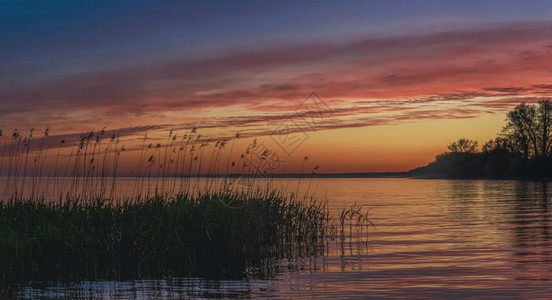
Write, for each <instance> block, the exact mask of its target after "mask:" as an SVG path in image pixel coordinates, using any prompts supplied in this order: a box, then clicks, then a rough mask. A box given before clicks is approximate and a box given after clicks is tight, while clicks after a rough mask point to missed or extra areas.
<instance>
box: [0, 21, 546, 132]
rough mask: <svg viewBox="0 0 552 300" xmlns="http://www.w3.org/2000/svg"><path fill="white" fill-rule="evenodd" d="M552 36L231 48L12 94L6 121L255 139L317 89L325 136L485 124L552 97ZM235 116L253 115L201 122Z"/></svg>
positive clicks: (498, 32)
mask: <svg viewBox="0 0 552 300" xmlns="http://www.w3.org/2000/svg"><path fill="white" fill-rule="evenodd" d="M550 32H552V22H523V23H502V24H496V25H493V26H487V27H484V28H473V29H470V30H467V29H466V30H457V31H444V32H439V33H431V34H420V35H408V36H390V37H378V38H366V37H365V38H354V39H351V38H349V39H343V40H331V41H328V40H326V41H316V42H312V41H311V42H309V43H304V44H301V43H283V44H281V45H277V46H265V45H259V46H258V47H256V48H250V49H248V50H244V51H239V50H233V49H225V48H221V49H220V52H219V54H218V55H214V56H212V57H201V58H195V57H189V56H183V57H177V58H171V59H163V58H159V59H158V60H156V61H148V62H144V63H143V64H138V65H131V66H127V67H119V68H114V69H110V68H109V66H104V68H102V69H101V70H100V71H93V72H88V73H82V74H73V75H71V76H54V77H52V78H49V79H44V80H42V81H40V82H35V83H33V84H32V85H29V86H26V85H19V86H18V85H13V86H2V88H1V90H0V99H2V102H1V104H0V116H1V117H2V119H3V122H5V125H6V126H12V127H13V126H17V124H18V122H19V123H30V124H32V122H33V121H37V120H39V122H40V123H41V124H48V123H54V124H50V125H53V126H55V125H56V124H57V125H58V126H60V127H61V126H63V124H67V123H71V124H78V125H79V128H85V126H86V124H90V123H92V122H95V123H100V124H102V123H103V124H106V125H109V126H112V127H116V128H119V127H120V128H125V127H126V126H125V124H129V123H130V124H136V123H141V124H144V123H148V124H153V123H155V124H164V125H154V126H158V127H159V128H169V127H172V126H175V127H179V128H185V127H196V126H197V127H204V128H228V129H235V128H236V127H244V128H247V129H248V130H250V134H251V135H255V134H267V133H268V132H269V130H267V129H266V128H270V124H272V123H274V122H277V121H280V120H285V119H289V118H294V112H293V110H294V109H295V108H296V107H297V105H298V103H299V102H300V101H301V100H302V99H303V98H304V97H305V95H306V94H307V93H308V92H309V91H311V90H316V91H318V92H319V94H320V95H322V96H323V97H324V99H325V100H326V101H327V103H328V104H329V105H330V106H331V107H332V108H333V110H334V115H333V117H332V119H330V120H326V121H323V122H321V123H320V126H319V128H317V130H319V129H320V130H321V129H331V128H336V127H339V126H341V127H358V126H371V125H380V124H394V123H397V122H404V121H406V120H415V119H416V118H418V119H424V118H466V117H475V116H477V115H478V113H487V112H488V111H489V110H496V111H501V110H502V109H508V108H509V107H512V106H513V105H515V104H516V103H519V102H520V101H521V100H529V101H534V100H535V99H537V98H539V97H540V98H542V97H546V96H550V95H552V79H550V78H552V77H551V76H550V75H552V71H551V70H552V37H551V36H550ZM431 106H433V107H434V110H432V111H430V110H429V108H428V107H431ZM229 108H239V111H241V112H247V113H242V114H243V115H242V116H240V114H237V115H235V116H231V117H228V116H226V115H225V114H224V113H223V112H219V113H216V112H215V113H212V114H210V115H209V116H205V115H197V114H195V112H197V111H199V110H213V109H229ZM452 109H454V112H451V111H452ZM178 113H181V114H182V115H184V116H186V117H188V119H186V120H182V118H179V117H177V116H175V114H178ZM152 122H153V123H152ZM96 126H97V125H96ZM120 131H122V130H120ZM127 131H128V130H127ZM133 132H134V131H133Z"/></svg>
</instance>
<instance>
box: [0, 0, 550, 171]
mask: <svg viewBox="0 0 552 300" xmlns="http://www.w3.org/2000/svg"><path fill="white" fill-rule="evenodd" d="M0 7H1V9H0V68H1V70H2V71H1V72H0V125H2V126H3V130H4V131H5V132H11V131H13V130H14V129H16V128H17V129H18V130H19V131H21V132H27V131H29V130H30V128H33V127H34V128H37V131H42V130H43V129H44V128H46V127H47V126H48V127H50V134H51V136H53V137H51V138H53V139H55V138H56V136H60V137H71V136H77V137H78V135H79V134H81V133H83V132H86V131H90V130H94V131H99V130H101V129H102V128H104V127H105V128H106V130H107V131H109V132H111V131H116V132H118V133H119V135H120V136H121V139H122V140H123V141H124V142H126V143H127V145H128V146H127V148H128V149H129V152H132V151H133V149H135V147H134V146H136V145H138V144H139V140H140V139H141V138H142V137H143V136H144V134H145V133H146V132H148V135H149V136H151V137H152V139H154V138H155V137H156V136H163V137H164V139H166V135H167V134H168V132H169V130H170V129H174V131H175V132H176V133H177V134H183V133H184V132H185V131H186V130H190V129H191V128H192V127H197V128H198V131H199V132H200V133H201V134H202V135H204V139H205V140H206V141H209V142H212V141H216V140H219V139H228V138H232V137H233V136H235V133H236V132H238V131H239V133H240V136H241V137H240V139H239V142H238V143H237V145H238V146H237V147H242V148H243V147H245V145H247V144H248V143H249V142H251V140H252V139H253V138H255V137H257V139H258V141H259V142H260V143H263V145H266V147H268V148H270V149H273V150H274V151H276V152H278V153H279V155H280V157H282V158H283V160H284V161H285V163H284V165H283V166H282V169H281V172H284V173H285V172H297V171H298V170H299V168H300V165H301V162H302V161H303V158H304V157H305V156H308V157H309V158H310V159H309V163H312V164H313V165H314V164H316V165H320V166H321V168H320V172H322V173H334V172H382V171H405V170H409V169H412V168H414V167H417V166H421V165H425V164H427V163H429V162H430V161H432V160H433V158H434V157H435V155H436V154H438V153H440V152H443V151H445V150H446V146H447V145H448V144H449V143H450V142H452V141H454V140H456V139H458V138H460V137H467V138H472V139H476V140H478V141H479V143H480V144H483V143H484V142H486V141H487V140H489V139H491V138H492V137H494V136H495V134H496V133H497V132H499V131H500V129H501V127H502V125H503V124H504V119H505V113H506V112H507V111H508V110H509V109H511V108H512V107H514V106H515V105H517V104H519V103H521V102H523V101H525V102H534V101H536V100H538V99H542V98H547V97H550V96H551V95H552V3H551V2H550V1H530V2H529V1H502V0H501V1H498V0H497V1H446V0H445V1H340V2H338V1H273V2H268V1H251V2H239V1H218V2H214V1H164V2H163V3H161V2H160V1H139V0H134V1H2V3H1V4H0ZM236 153H239V150H236ZM129 156H132V153H131V154H129Z"/></svg>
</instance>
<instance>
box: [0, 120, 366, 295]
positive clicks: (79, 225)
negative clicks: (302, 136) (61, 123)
mask: <svg viewBox="0 0 552 300" xmlns="http://www.w3.org/2000/svg"><path fill="white" fill-rule="evenodd" d="M0 135H1V131H0ZM105 136H109V135H107V134H106V133H105V132H104V131H103V130H102V131H101V132H97V133H93V132H89V133H86V134H83V135H82V136H81V137H80V139H79V140H78V141H73V142H70V141H69V142H67V141H65V140H61V141H58V140H56V139H53V140H50V139H51V137H50V136H49V134H48V130H46V132H45V133H44V136H43V137H41V138H33V131H32V130H31V132H30V133H29V135H28V136H27V137H23V136H22V135H21V134H20V133H19V132H17V131H14V133H13V134H12V136H11V139H6V137H4V146H3V148H2V156H1V157H0V172H2V173H3V174H4V175H5V176H6V185H5V189H4V191H5V194H4V199H3V201H0V297H2V296H5V295H7V294H3V292H2V290H4V291H7V290H10V289H13V288H14V286H15V287H17V286H18V285H20V284H25V283H28V282H33V281H34V282H45V281H82V280H126V279H139V278H165V277H169V278H170V277H188V276H197V277H201V278H214V279H221V278H225V279H228V278H243V277H248V276H254V277H266V276H272V275H273V274H274V272H277V266H278V264H277V263H275V262H277V261H279V260H281V259H285V258H288V259H294V258H299V257H316V256H321V255H324V251H325V246H326V244H325V243H326V242H327V241H328V238H329V237H332V238H333V237H336V236H339V235H340V236H341V241H343V240H344V237H346V236H350V237H353V234H354V233H355V232H357V233H358V232H360V233H362V228H363V227H366V225H367V224H368V223H367V222H369V221H368V219H367V218H366V215H367V213H362V212H361V207H360V206H356V205H355V206H352V207H351V208H350V209H344V210H343V211H342V213H341V215H340V218H339V221H336V222H335V223H334V222H333V221H332V218H331V217H330V216H329V211H328V209H327V207H326V205H325V203H323V202H317V201H314V200H312V198H310V196H308V195H306V194H305V195H303V196H299V184H300V181H298V183H297V185H298V186H297V189H296V191H295V192H292V193H291V194H289V195H286V194H284V193H283V192H281V191H280V192H277V191H275V188H274V187H273V185H272V184H273V179H272V178H271V177H270V174H273V173H274V172H275V171H277V169H276V168H277V166H278V165H279V164H280V161H279V160H278V157H277V155H276V154H275V153H273V152H271V151H270V150H267V149H263V148H260V146H259V145H258V144H257V142H256V140H255V141H253V143H252V144H250V145H249V146H248V147H247V148H246V149H245V152H244V153H243V154H242V155H241V156H240V158H239V160H237V161H233V160H231V158H232V155H231V154H232V151H233V149H234V142H235V140H236V139H238V138H239V134H236V135H235V137H234V138H233V139H232V141H231V142H230V143H229V144H230V153H228V155H227V156H226V154H224V153H223V149H224V147H225V146H226V145H227V144H228V141H227V140H224V141H219V142H217V143H216V144H215V145H214V146H213V147H212V148H209V146H208V144H207V143H205V142H206V141H204V140H202V138H201V136H200V135H199V134H197V132H196V129H195V128H194V129H192V130H191V131H190V132H186V133H185V134H183V135H181V136H178V137H177V134H176V133H173V132H172V131H171V132H170V133H169V135H168V138H167V139H166V142H165V143H164V144H161V143H157V144H155V143H156V142H157V141H158V140H157V141H156V140H150V138H148V137H147V135H146V136H144V139H143V140H142V147H141V148H136V149H133V150H132V151H137V153H139V158H138V161H137V164H136V166H135V168H136V170H135V173H134V174H135V176H134V177H132V178H131V180H132V182H126V183H124V184H125V185H126V186H127V187H130V188H129V189H128V190H127V192H126V194H125V193H122V194H121V193H117V192H116V191H117V188H118V185H119V184H120V183H119V180H118V178H119V177H118V175H117V170H118V166H119V161H120V157H121V156H122V153H124V152H126V151H129V150H128V149H127V148H125V146H123V145H120V144H119V138H118V137H117V134H116V133H113V134H112V135H111V138H109V137H105ZM150 141H151V142H150ZM154 144H155V146H154ZM52 145H53V146H52ZM55 145H57V148H56V146H55ZM209 152H210V155H209V154H207V153H209ZM223 157H227V159H226V161H224V159H223ZM306 161H307V158H306V157H305V160H304V161H303V165H302V170H303V168H304V167H305V163H306ZM46 162H49V163H46ZM317 169H318V166H317V167H314V169H313V171H312V173H313V174H314V171H315V170H317ZM221 174H227V175H228V176H227V177H226V178H224V177H223V178H221V176H220V175H221ZM240 174H244V175H257V176H253V177H251V176H243V178H241V177H240V176H241V175H240ZM200 178H202V180H203V181H201V182H200ZM312 180H313V178H312V177H311V178H310V180H309V181H308V189H307V191H310V190H311V189H310V188H311V183H312ZM244 187H245V189H244ZM307 193H308V192H307ZM336 228H341V229H340V230H337V229H336ZM357 229H360V231H359V230H357Z"/></svg>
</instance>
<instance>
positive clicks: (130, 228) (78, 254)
mask: <svg viewBox="0 0 552 300" xmlns="http://www.w3.org/2000/svg"><path fill="white" fill-rule="evenodd" d="M229 202H231V203H233V204H234V205H237V206H235V207H230V206H228V204H227V203H229ZM327 220H328V213H327V211H326V210H325V208H324V206H323V205H320V204H316V203H310V204H301V203H299V202H296V201H290V200H289V199H286V198H284V197H282V196H280V195H277V194H275V193H270V194H262V193H257V194H255V195H249V196H247V197H244V195H238V194H223V193H218V194H217V193H213V194H202V195H199V196H197V197H190V196H187V195H177V196H175V197H174V198H170V199H167V198H161V197H153V198H150V199H147V200H145V201H142V202H138V203H137V202H132V203H130V202H127V203H122V204H110V203H108V202H105V201H101V200H98V201H95V202H93V203H90V202H86V204H81V203H80V202H78V201H66V202H64V203H63V204H60V203H50V204H47V203H43V202H37V201H10V202H8V203H5V204H2V205H1V206H0V236H2V239H0V266H2V268H1V269H0V278H1V280H2V283H3V284H4V285H8V284H10V283H13V282H22V281H29V280H61V281H64V280H71V281H73V280H97V279H109V280H115V279H125V278H142V277H158V276H202V277H207V278H209V277H217V278H220V277H240V276H247V275H255V276H267V275H269V273H270V270H269V268H268V269H267V266H268V265H267V264H266V263H267V262H268V261H269V260H271V259H280V258H286V257H289V258H291V257H299V256H304V255H316V254H317V253H320V251H321V249H322V248H321V247H322V244H323V243H322V239H323V237H324V234H325V230H326V229H327Z"/></svg>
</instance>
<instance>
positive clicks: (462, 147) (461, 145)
mask: <svg viewBox="0 0 552 300" xmlns="http://www.w3.org/2000/svg"><path fill="white" fill-rule="evenodd" d="M448 149H449V150H450V151H452V152H464V153H476V152H477V141H475V140H470V139H465V138H461V139H458V141H456V142H454V143H452V144H450V145H449V146H448Z"/></svg>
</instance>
